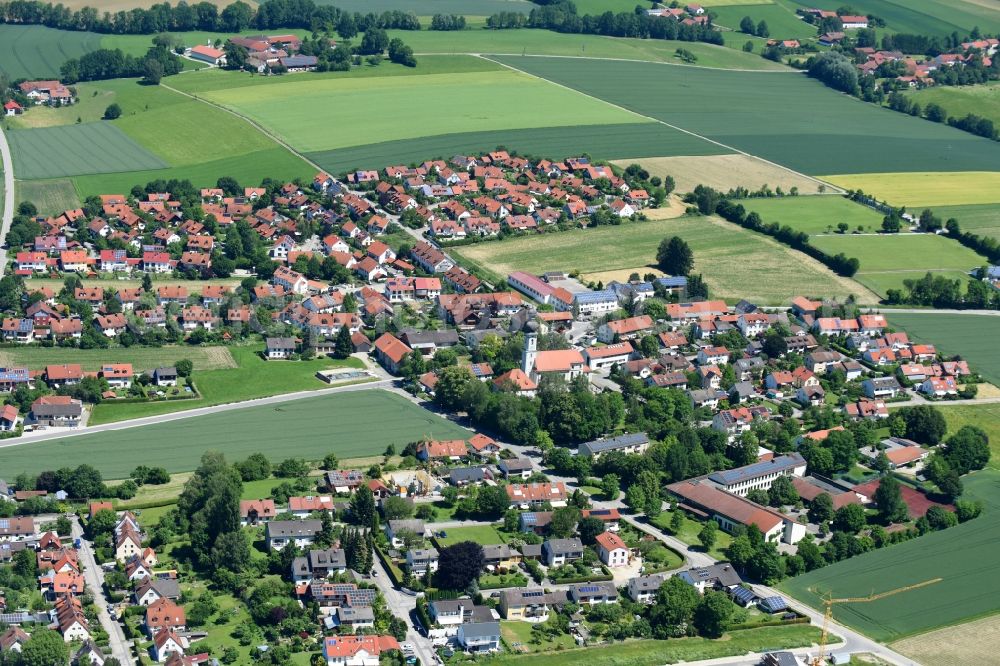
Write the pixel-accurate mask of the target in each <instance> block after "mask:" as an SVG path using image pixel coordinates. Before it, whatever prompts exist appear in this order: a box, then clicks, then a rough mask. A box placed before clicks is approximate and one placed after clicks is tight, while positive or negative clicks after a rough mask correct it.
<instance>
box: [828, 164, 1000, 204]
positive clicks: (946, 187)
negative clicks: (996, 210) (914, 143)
mask: <svg viewBox="0 0 1000 666" xmlns="http://www.w3.org/2000/svg"><path fill="white" fill-rule="evenodd" d="M825 180H829V181H830V182H831V183H833V184H834V185H838V186H840V187H843V188H844V189H848V190H858V189H860V190H863V191H864V192H865V194H870V195H872V196H874V197H876V198H878V199H880V200H882V201H885V202H887V203H889V204H890V205H892V206H907V207H909V208H916V209H921V208H925V207H927V206H947V205H953V204H955V205H957V204H963V205H969V204H987V203H993V204H995V203H1000V171H969V172H950V173H939V172H926V173H869V174H861V175H847V176H826V177H825Z"/></svg>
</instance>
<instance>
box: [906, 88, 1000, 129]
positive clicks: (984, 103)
mask: <svg viewBox="0 0 1000 666" xmlns="http://www.w3.org/2000/svg"><path fill="white" fill-rule="evenodd" d="M907 95H908V96H909V97H910V98H912V99H913V100H915V101H917V102H920V105H921V106H922V107H925V108H926V106H927V105H928V104H930V103H934V104H938V105H940V106H942V107H943V108H944V110H945V111H947V112H948V115H949V116H955V117H958V118H961V117H963V116H965V115H966V114H969V113H974V114H975V115H977V116H981V117H983V118H989V119H990V120H992V121H993V122H994V124H997V125H1000V84H998V83H989V84H985V85H979V86H941V87H939V88H924V89H923V90H914V91H911V92H909V93H907Z"/></svg>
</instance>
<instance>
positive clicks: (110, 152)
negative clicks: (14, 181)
mask: <svg viewBox="0 0 1000 666" xmlns="http://www.w3.org/2000/svg"><path fill="white" fill-rule="evenodd" d="M8 139H10V146H11V147H10V150H11V154H12V156H13V159H14V164H15V167H14V168H15V172H16V173H17V177H18V178H22V179H26V180H31V179H35V178H59V177H61V176H74V175H81V174H93V173H106V172H115V171H139V170H145V169H160V168H163V167H165V166H167V163H166V162H164V161H163V160H161V159H160V158H159V157H157V156H156V155H154V154H153V153H152V152H150V151H149V150H147V149H146V147H144V146H143V145H141V144H140V143H137V142H136V141H134V140H133V139H132V138H131V137H129V136H128V135H127V134H125V133H124V132H122V131H121V129H119V128H118V127H116V126H115V125H112V124H110V123H107V122H94V123H86V124H82V125H64V126H61V127H43V128H39V129H31V130H11V131H10V132H8ZM55 154H58V155H59V156H60V157H59V159H57V160H56V159H52V157H51V156H52V155H55Z"/></svg>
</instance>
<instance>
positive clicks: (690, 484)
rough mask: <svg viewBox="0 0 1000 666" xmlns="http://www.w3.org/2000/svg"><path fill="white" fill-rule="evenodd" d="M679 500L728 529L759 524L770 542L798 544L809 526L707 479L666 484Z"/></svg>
mask: <svg viewBox="0 0 1000 666" xmlns="http://www.w3.org/2000/svg"><path fill="white" fill-rule="evenodd" d="M667 490H669V491H670V492H671V493H672V494H673V495H674V496H676V497H677V498H678V499H679V500H680V501H679V504H680V507H681V508H683V509H686V510H687V511H689V512H691V513H694V514H695V515H698V516H701V517H707V518H711V519H713V520H715V521H716V522H718V523H719V525H720V526H721V527H722V529H724V530H725V531H727V532H732V531H733V530H734V529H735V528H736V526H737V525H743V526H744V527H749V526H750V525H756V526H757V528H758V529H759V530H760V531H761V532H763V533H764V538H765V539H767V540H768V541H783V542H784V543H788V544H795V543H798V542H799V541H800V540H801V539H802V538H803V537H804V536H805V535H806V526H805V525H802V524H801V523H797V522H795V521H794V520H792V519H791V518H789V517H787V516H785V515H782V514H780V513H778V512H777V511H774V510H772V509H769V508H767V507H765V506H761V505H760V504H757V503H756V502H751V501H750V500H748V499H746V498H745V497H740V496H739V495H733V494H731V493H727V492H726V491H724V490H721V489H720V488H719V487H718V486H716V485H715V484H714V483H712V482H711V481H708V480H707V479H689V480H687V481H680V482H678V483H674V484H671V485H669V486H667Z"/></svg>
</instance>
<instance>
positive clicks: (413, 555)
mask: <svg viewBox="0 0 1000 666" xmlns="http://www.w3.org/2000/svg"><path fill="white" fill-rule="evenodd" d="M406 566H408V567H409V568H410V571H412V572H413V574H414V575H416V576H422V575H424V574H425V573H427V572H428V571H430V572H431V573H433V572H435V571H437V570H438V551H437V548H413V549H412V550H409V551H407V552H406Z"/></svg>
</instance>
